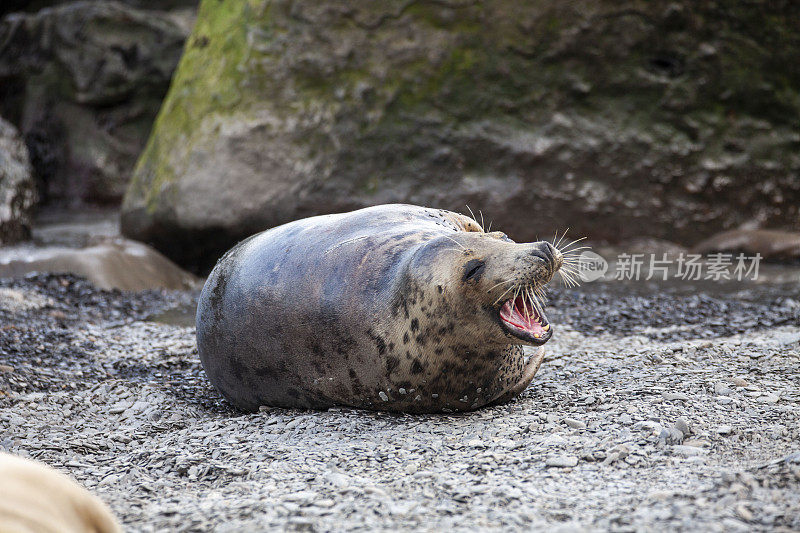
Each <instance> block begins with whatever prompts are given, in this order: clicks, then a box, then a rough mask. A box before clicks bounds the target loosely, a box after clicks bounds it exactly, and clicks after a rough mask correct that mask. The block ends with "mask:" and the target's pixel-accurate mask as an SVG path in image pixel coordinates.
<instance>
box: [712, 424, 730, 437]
mask: <svg viewBox="0 0 800 533" xmlns="http://www.w3.org/2000/svg"><path fill="white" fill-rule="evenodd" d="M714 432H715V433H717V434H719V435H730V434H731V433H733V427H732V426H718V427H717V429H715V430H714Z"/></svg>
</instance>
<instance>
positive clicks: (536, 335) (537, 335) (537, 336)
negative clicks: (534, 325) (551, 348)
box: [533, 333, 541, 339]
mask: <svg viewBox="0 0 800 533" xmlns="http://www.w3.org/2000/svg"><path fill="white" fill-rule="evenodd" d="M533 336H534V337H536V338H537V339H538V338H539V337H541V335H539V334H538V333H534V334H533Z"/></svg>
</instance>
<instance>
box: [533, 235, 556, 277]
mask: <svg viewBox="0 0 800 533" xmlns="http://www.w3.org/2000/svg"><path fill="white" fill-rule="evenodd" d="M531 255H532V256H534V257H537V258H539V259H541V260H542V261H544V263H545V264H546V265H547V269H548V270H549V271H550V275H551V276H552V275H553V274H555V273H556V270H558V269H559V268H561V265H562V264H563V263H564V256H563V255H561V252H559V251H558V249H557V248H556V247H555V246H553V245H552V244H550V243H549V242H547V241H542V242H536V243H534V244H533V249H532V250H531Z"/></svg>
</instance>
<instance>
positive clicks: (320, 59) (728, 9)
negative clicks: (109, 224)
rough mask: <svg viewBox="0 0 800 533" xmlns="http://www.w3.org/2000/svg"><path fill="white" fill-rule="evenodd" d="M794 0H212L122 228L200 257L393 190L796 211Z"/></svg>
mask: <svg viewBox="0 0 800 533" xmlns="http://www.w3.org/2000/svg"><path fill="white" fill-rule="evenodd" d="M798 20H800V8H798V7H796V6H795V4H793V3H790V2H776V3H769V4H761V3H747V4H736V5H735V6H734V5H722V4H718V3H716V2H709V1H701V2H688V1H684V2H664V1H652V2H633V1H623V2H611V1H603V2H596V1H589V0H579V1H577V2H524V3H520V2H512V1H510V0H494V1H489V2H467V1H465V2H441V1H409V2H405V1H404V2H399V1H393V2H371V1H352V0H350V1H345V0H341V1H324V2H318V1H307V0H299V1H291V2H290V1H288V0H277V1H271V2H267V1H256V0H247V1H238V0H237V1H233V0H204V1H203V2H202V3H201V6H200V11H199V15H198V21H197V24H196V26H195V28H194V31H193V34H192V35H191V36H190V38H189V40H188V41H187V45H186V49H185V52H184V55H183V58H182V60H181V63H180V65H179V67H178V71H177V74H176V76H175V79H174V80H173V83H172V86H171V89H170V91H169V94H168V96H167V98H166V101H165V102H164V105H163V107H162V109H161V111H160V114H159V116H158V118H157V121H156V124H155V127H154V129H153V132H152V135H151V137H150V140H149V142H148V145H147V148H146V150H145V152H144V153H143V155H142V156H141V158H140V159H139V161H138V164H137V167H136V170H135V173H134V179H133V182H132V184H131V186H130V188H129V190H128V192H127V195H126V198H125V202H124V205H123V214H122V223H123V231H124V232H125V233H126V234H127V235H128V236H131V237H134V238H137V239H141V240H145V241H149V242H151V243H152V244H154V245H155V246H156V247H157V248H158V249H160V250H162V251H164V252H165V253H166V254H167V255H169V256H171V257H173V258H174V259H176V260H178V261H179V262H181V263H183V264H185V265H189V266H192V267H194V268H198V269H202V268H203V267H205V266H208V265H209V264H213V262H214V261H215V260H216V258H217V256H218V254H219V253H220V252H222V251H223V250H224V249H226V248H227V247H229V246H230V245H231V244H233V243H234V242H235V241H236V240H238V239H240V238H242V237H244V236H246V235H248V234H251V233H253V232H256V231H259V230H262V229H265V228H267V227H270V226H274V225H277V224H281V223H284V222H286V221H289V220H292V219H296V218H299V217H304V216H309V215H315V214H320V213H327V212H336V211H342V210H348V209H353V208H358V207H362V206H366V205H372V204H378V203H383V202H410V203H417V204H423V205H429V206H436V207H443V208H449V209H455V210H464V206H465V204H469V205H470V206H471V207H472V208H473V209H475V210H476V211H477V210H478V209H480V210H482V211H483V213H484V214H485V215H486V217H487V219H492V220H493V221H494V226H495V227H499V228H502V229H503V230H505V231H506V232H507V233H509V234H510V235H511V236H512V237H513V238H516V239H520V240H529V239H533V238H535V237H536V236H537V235H539V236H548V235H552V233H553V232H554V231H555V230H556V229H564V228H565V227H567V226H569V227H571V228H572V232H573V233H576V234H584V235H588V236H590V237H594V238H601V239H603V238H604V239H611V240H614V239H619V238H624V237H629V236H638V235H647V236H652V237H660V238H669V239H672V240H679V241H683V242H685V243H687V244H692V243H694V242H696V241H698V240H700V239H701V238H702V237H704V236H706V235H709V234H712V233H714V232H716V231H718V230H720V229H725V228H730V227H735V226H739V225H742V224H745V223H747V224H749V225H751V226H753V225H754V226H782V227H787V228H795V229H797V228H798V227H800V216H798V205H800V150H799V149H800V92H799V91H800V63H798V62H797V61H796V58H797V57H798V54H800V33H798V32H797V31H795V30H796V23H797V21H798Z"/></svg>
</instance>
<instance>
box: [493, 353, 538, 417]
mask: <svg viewBox="0 0 800 533" xmlns="http://www.w3.org/2000/svg"><path fill="white" fill-rule="evenodd" d="M542 361H544V346H540V347H539V349H538V350H537V351H536V353H535V354H533V355H532V356H531V358H530V359H529V360H528V362H527V363H525V369H524V371H523V373H522V377H521V378H520V380H519V381H518V382H517V383H516V384H515V385H513V386H512V387H511V388H509V389H508V390H505V391H503V392H501V393H500V395H499V396H498V397H497V398H495V399H494V400H492V401H491V402H489V403H488V405H489V406H492V405H501V404H504V403H506V402H509V401H511V400H513V399H514V398H516V397H517V396H519V395H520V394H522V391H524V390H525V389H526V388H528V385H530V383H531V381H532V380H533V376H535V375H536V372H537V371H538V370H539V367H540V366H542Z"/></svg>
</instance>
